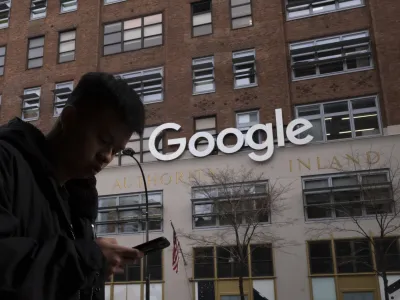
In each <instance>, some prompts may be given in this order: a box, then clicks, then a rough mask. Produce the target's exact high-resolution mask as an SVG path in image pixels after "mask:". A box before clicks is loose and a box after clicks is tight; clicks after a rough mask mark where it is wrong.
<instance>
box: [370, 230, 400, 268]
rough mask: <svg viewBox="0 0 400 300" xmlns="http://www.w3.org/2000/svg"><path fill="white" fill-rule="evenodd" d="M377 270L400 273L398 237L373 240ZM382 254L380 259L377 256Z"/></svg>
mask: <svg viewBox="0 0 400 300" xmlns="http://www.w3.org/2000/svg"><path fill="white" fill-rule="evenodd" d="M374 246H375V261H376V265H377V270H379V271H383V270H384V269H386V271H387V272H399V271H400V246H399V238H398V237H385V238H383V239H379V238H376V239H374ZM381 253H382V254H383V255H382V256H381V257H380V255H379V254H381Z"/></svg>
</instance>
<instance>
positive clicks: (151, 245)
mask: <svg viewBox="0 0 400 300" xmlns="http://www.w3.org/2000/svg"><path fill="white" fill-rule="evenodd" d="M170 244H171V243H170V242H169V241H168V240H167V239H166V238H165V237H159V238H156V239H154V240H151V241H148V242H147V243H143V244H140V245H138V246H136V247H133V248H134V249H137V250H139V251H140V252H142V253H143V254H144V255H147V254H150V253H153V252H157V251H160V250H163V249H165V248H167V247H169V245H170Z"/></svg>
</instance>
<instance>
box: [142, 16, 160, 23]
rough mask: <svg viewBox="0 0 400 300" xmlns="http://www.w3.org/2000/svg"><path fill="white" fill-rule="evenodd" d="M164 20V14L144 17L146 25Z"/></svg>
mask: <svg viewBox="0 0 400 300" xmlns="http://www.w3.org/2000/svg"><path fill="white" fill-rule="evenodd" d="M161 22H162V14H158V15H153V16H148V17H145V18H144V25H150V24H155V23H161Z"/></svg>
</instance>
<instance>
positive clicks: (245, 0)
mask: <svg viewBox="0 0 400 300" xmlns="http://www.w3.org/2000/svg"><path fill="white" fill-rule="evenodd" d="M246 3H250V0H231V5H232V6H236V5H240V4H246Z"/></svg>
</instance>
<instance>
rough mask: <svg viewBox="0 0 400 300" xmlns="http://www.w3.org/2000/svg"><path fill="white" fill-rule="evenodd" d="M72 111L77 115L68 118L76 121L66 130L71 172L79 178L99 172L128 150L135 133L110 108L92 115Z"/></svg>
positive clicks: (70, 120) (68, 161) (68, 160)
mask: <svg viewBox="0 0 400 300" xmlns="http://www.w3.org/2000/svg"><path fill="white" fill-rule="evenodd" d="M70 109H72V110H74V109H73V108H70ZM71 113H72V114H74V113H76V116H75V117H73V118H67V119H68V121H67V122H73V123H74V124H69V126H68V130H67V132H66V133H65V135H67V138H66V141H68V143H69V145H66V148H67V149H68V153H67V159H66V160H67V164H68V166H67V168H68V169H70V170H69V173H71V174H73V176H74V177H79V178H84V177H89V176H93V175H96V174H97V173H98V172H100V171H101V170H102V169H103V168H105V167H106V166H107V165H108V164H109V163H110V162H111V161H112V160H113V158H114V156H115V154H117V153H118V152H120V151H121V150H123V149H125V146H126V144H127V143H128V141H129V139H130V137H131V136H132V134H133V132H131V131H130V130H129V129H128V128H127V126H126V125H125V124H123V123H122V122H121V121H120V118H119V117H118V115H117V114H116V113H115V112H113V111H110V110H109V111H106V110H99V112H97V111H96V112H95V113H93V115H92V116H90V117H88V118H85V117H84V116H80V115H78V113H77V112H76V111H75V110H74V111H73V112H71Z"/></svg>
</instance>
